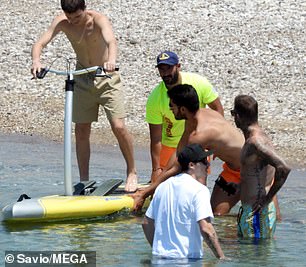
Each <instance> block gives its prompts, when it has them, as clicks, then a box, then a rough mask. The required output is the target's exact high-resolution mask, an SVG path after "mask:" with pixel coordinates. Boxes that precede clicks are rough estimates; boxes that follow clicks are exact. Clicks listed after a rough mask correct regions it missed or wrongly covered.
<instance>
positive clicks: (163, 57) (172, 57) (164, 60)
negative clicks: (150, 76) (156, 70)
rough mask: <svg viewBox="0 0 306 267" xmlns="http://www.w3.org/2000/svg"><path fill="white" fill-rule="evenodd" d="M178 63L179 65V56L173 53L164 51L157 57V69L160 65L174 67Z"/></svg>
mask: <svg viewBox="0 0 306 267" xmlns="http://www.w3.org/2000/svg"><path fill="white" fill-rule="evenodd" d="M178 63H179V58H178V56H177V54H175V53H174V52H171V51H164V52H161V53H160V54H159V55H158V56H157V65H156V66H155V67H157V66H158V65H160V64H166V65H170V66H173V65H176V64H178Z"/></svg>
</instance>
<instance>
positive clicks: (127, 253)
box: [0, 134, 306, 267]
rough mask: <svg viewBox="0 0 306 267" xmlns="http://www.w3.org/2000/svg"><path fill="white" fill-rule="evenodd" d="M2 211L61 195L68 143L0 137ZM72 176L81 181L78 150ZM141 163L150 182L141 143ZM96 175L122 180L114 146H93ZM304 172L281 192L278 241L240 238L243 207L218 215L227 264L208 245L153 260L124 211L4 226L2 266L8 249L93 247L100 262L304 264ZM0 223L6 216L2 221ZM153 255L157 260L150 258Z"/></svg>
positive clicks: (135, 220) (137, 221)
mask: <svg viewBox="0 0 306 267" xmlns="http://www.w3.org/2000/svg"><path fill="white" fill-rule="evenodd" d="M0 145H1V151H0V208H1V209H2V208H3V207H4V206H5V205H6V204H10V203H13V202H15V201H16V200H17V198H18V197H19V195H21V194H23V193H26V194H28V195H29V196H31V197H38V196H45V195H51V194H63V193H64V186H63V146H62V144H60V143H56V142H51V141H46V140H44V139H42V138H39V137H33V136H20V135H1V134H0ZM72 162H73V166H72V167H73V179H74V181H75V182H77V180H78V178H77V177H78V172H77V166H76V160H75V156H74V152H73V160H72ZM136 162H137V168H138V174H139V176H140V177H141V180H140V181H141V182H146V181H148V179H149V173H150V168H151V164H150V158H149V152H148V149H144V148H138V149H137V151H136ZM220 166H221V163H220V162H218V161H216V162H214V163H213V169H212V174H211V175H210V177H209V179H208V186H209V188H210V189H211V187H212V186H213V181H214V180H215V179H216V177H217V174H218V173H219V170H220ZM91 177H92V179H94V180H96V181H97V182H102V181H104V180H106V179H109V178H123V179H124V178H125V163H124V160H123V158H122V156H121V154H120V152H119V148H118V147H116V146H103V147H99V146H95V147H93V149H92V158H91ZM305 178H306V173H305V170H302V169H298V168H296V169H294V170H293V171H292V172H291V174H290V176H289V178H288V180H287V182H286V184H285V186H284V188H282V190H281V191H280V193H279V194H278V196H279V202H280V207H281V211H282V216H283V220H282V222H280V223H278V225H277V228H276V233H275V238H274V239H272V240H268V241H262V242H257V243H256V242H253V241H246V240H239V239H238V238H237V236H236V218H235V215H236V214H237V211H238V207H235V208H234V209H233V211H232V214H231V216H226V217H222V218H216V219H215V227H216V230H217V233H218V235H219V238H220V241H221V246H222V248H223V250H224V253H225V254H226V255H227V256H228V257H230V258H231V260H229V261H225V262H219V261H217V260H216V259H215V258H214V257H213V256H212V254H211V252H210V251H209V249H208V248H207V247H206V246H205V252H206V253H205V258H204V259H203V260H201V261H197V262H187V263H186V262H172V261H159V260H157V259H152V258H151V250H150V247H149V245H148V243H147V242H146V240H145V238H144V235H143V232H142V228H141V222H142V218H141V217H136V216H133V215H130V214H127V213H121V214H118V215H115V216H111V217H107V218H99V219H90V220H89V219H87V220H82V221H67V222H58V223H40V224H23V225H7V224H5V223H1V224H0V247H1V250H2V251H3V252H2V253H1V254H0V265H1V266H4V251H7V250H15V251H16V250H25V251H37V250H38V251H41V250H45V251H47V250H74V251H76V250H78V251H79V250H83V251H84V250H86V251H96V253H97V266H227V267H228V266H241V267H242V266H243V267H245V266H254V267H255V266H306V260H305V259H304V258H305V247H306V231H305V230H306V227H305V221H306V179H305ZM1 220H2V219H1ZM151 260H152V261H151Z"/></svg>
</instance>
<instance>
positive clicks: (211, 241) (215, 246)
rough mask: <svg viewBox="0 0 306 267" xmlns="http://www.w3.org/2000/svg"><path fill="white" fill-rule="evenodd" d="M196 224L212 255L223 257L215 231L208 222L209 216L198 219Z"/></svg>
mask: <svg viewBox="0 0 306 267" xmlns="http://www.w3.org/2000/svg"><path fill="white" fill-rule="evenodd" d="M198 224H199V226H200V231H201V234H202V236H203V238H204V240H205V242H206V244H207V245H208V246H209V248H210V249H211V250H212V252H213V253H214V255H215V256H216V257H217V258H218V259H225V257H224V254H223V251H222V249H221V246H220V243H219V240H218V236H217V233H216V231H215V229H214V227H213V225H212V224H211V222H210V219H209V218H206V219H203V220H200V221H198Z"/></svg>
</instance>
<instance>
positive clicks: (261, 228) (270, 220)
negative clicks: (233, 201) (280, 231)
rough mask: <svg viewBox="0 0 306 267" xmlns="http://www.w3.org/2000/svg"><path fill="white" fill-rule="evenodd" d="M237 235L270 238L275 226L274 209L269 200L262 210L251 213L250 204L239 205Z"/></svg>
mask: <svg viewBox="0 0 306 267" xmlns="http://www.w3.org/2000/svg"><path fill="white" fill-rule="evenodd" d="M237 223H238V236H240V237H249V238H271V237H272V236H273V234H274V232H275V228H276V209H275V206H274V203H273V202H271V203H270V204H269V205H268V206H266V207H264V208H263V209H262V211H261V212H260V213H259V212H255V213H254V214H253V212H252V207H251V206H250V205H242V206H241V207H240V210H239V213H238V217H237Z"/></svg>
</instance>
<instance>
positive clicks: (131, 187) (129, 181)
mask: <svg viewBox="0 0 306 267" xmlns="http://www.w3.org/2000/svg"><path fill="white" fill-rule="evenodd" d="M137 186H138V178H137V174H136V173H130V174H129V176H128V177H127V178H126V184H125V188H124V190H125V191H126V192H135V191H136V189H137Z"/></svg>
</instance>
